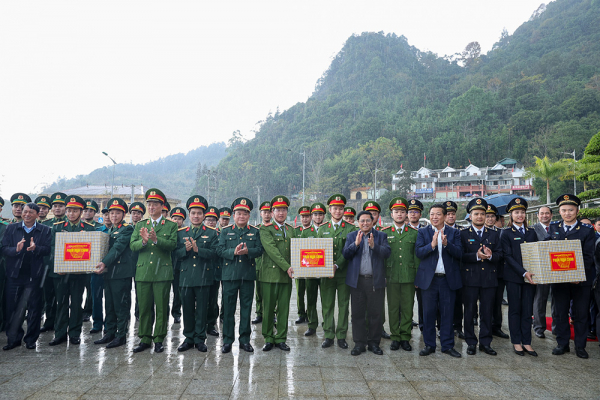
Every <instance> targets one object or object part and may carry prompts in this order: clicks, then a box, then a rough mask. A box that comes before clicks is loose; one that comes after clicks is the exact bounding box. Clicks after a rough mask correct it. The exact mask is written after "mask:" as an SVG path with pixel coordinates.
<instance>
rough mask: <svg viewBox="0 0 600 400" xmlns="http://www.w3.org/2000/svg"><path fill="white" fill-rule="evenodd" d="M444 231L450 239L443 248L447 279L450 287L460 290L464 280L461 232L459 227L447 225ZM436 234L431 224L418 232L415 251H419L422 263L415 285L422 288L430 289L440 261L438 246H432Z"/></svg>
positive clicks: (418, 254)
mask: <svg viewBox="0 0 600 400" xmlns="http://www.w3.org/2000/svg"><path fill="white" fill-rule="evenodd" d="M444 233H445V235H446V237H447V239H448V244H447V245H446V247H444V248H443V249H442V260H444V270H445V271H446V279H447V280H448V287H450V289H452V290H458V289H460V288H461V287H462V280H461V278H460V260H461V258H462V245H461V243H460V232H459V231H458V230H457V229H454V228H451V227H449V226H446V227H445V228H444ZM434 234H435V231H434V229H433V228H432V227H431V225H429V226H426V227H425V228H421V229H419V233H418V234H417V243H416V244H415V251H416V252H417V257H419V258H420V259H421V263H420V264H419V269H418V270H417V278H416V279H415V286H416V287H418V288H420V289H422V290H427V289H429V285H431V281H432V280H433V276H434V274H435V268H436V266H437V263H438V258H439V254H438V248H437V247H436V248H435V249H433V248H432V247H431V241H432V240H433V235H434Z"/></svg>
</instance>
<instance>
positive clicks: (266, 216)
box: [252, 201, 273, 324]
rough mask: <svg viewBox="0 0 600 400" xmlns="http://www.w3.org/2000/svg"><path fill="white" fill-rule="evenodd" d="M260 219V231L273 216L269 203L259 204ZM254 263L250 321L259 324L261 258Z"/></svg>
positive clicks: (260, 317)
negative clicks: (253, 299)
mask: <svg viewBox="0 0 600 400" xmlns="http://www.w3.org/2000/svg"><path fill="white" fill-rule="evenodd" d="M259 210H260V219H261V223H260V224H258V225H257V226H256V227H257V228H258V229H260V227H261V226H263V225H264V224H269V223H271V218H272V217H273V214H272V213H271V202H270V201H263V202H262V203H260V207H259ZM255 263H256V288H255V290H254V293H255V300H256V318H255V319H253V320H252V323H253V324H260V323H261V322H262V320H263V317H262V316H263V300H262V286H261V284H260V267H261V265H262V256H260V257H258V258H257V259H256V260H255Z"/></svg>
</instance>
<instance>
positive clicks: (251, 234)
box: [246, 233, 254, 236]
mask: <svg viewBox="0 0 600 400" xmlns="http://www.w3.org/2000/svg"><path fill="white" fill-rule="evenodd" d="M246 236H254V233H249V234H247V235H246Z"/></svg>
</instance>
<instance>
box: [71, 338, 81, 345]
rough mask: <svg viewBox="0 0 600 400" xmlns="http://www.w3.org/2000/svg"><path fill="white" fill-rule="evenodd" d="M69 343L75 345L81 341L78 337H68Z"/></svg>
mask: <svg viewBox="0 0 600 400" xmlns="http://www.w3.org/2000/svg"><path fill="white" fill-rule="evenodd" d="M69 343H71V344H75V345H77V344H79V343H81V339H79V338H78V337H72V338H69Z"/></svg>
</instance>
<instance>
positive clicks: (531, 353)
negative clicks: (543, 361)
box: [523, 347, 538, 357]
mask: <svg viewBox="0 0 600 400" xmlns="http://www.w3.org/2000/svg"><path fill="white" fill-rule="evenodd" d="M523 351H525V353H527V354H529V355H530V356H533V357H537V356H538V354H537V353H536V352H535V350H531V351H529V350H527V349H526V348H524V347H523Z"/></svg>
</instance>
